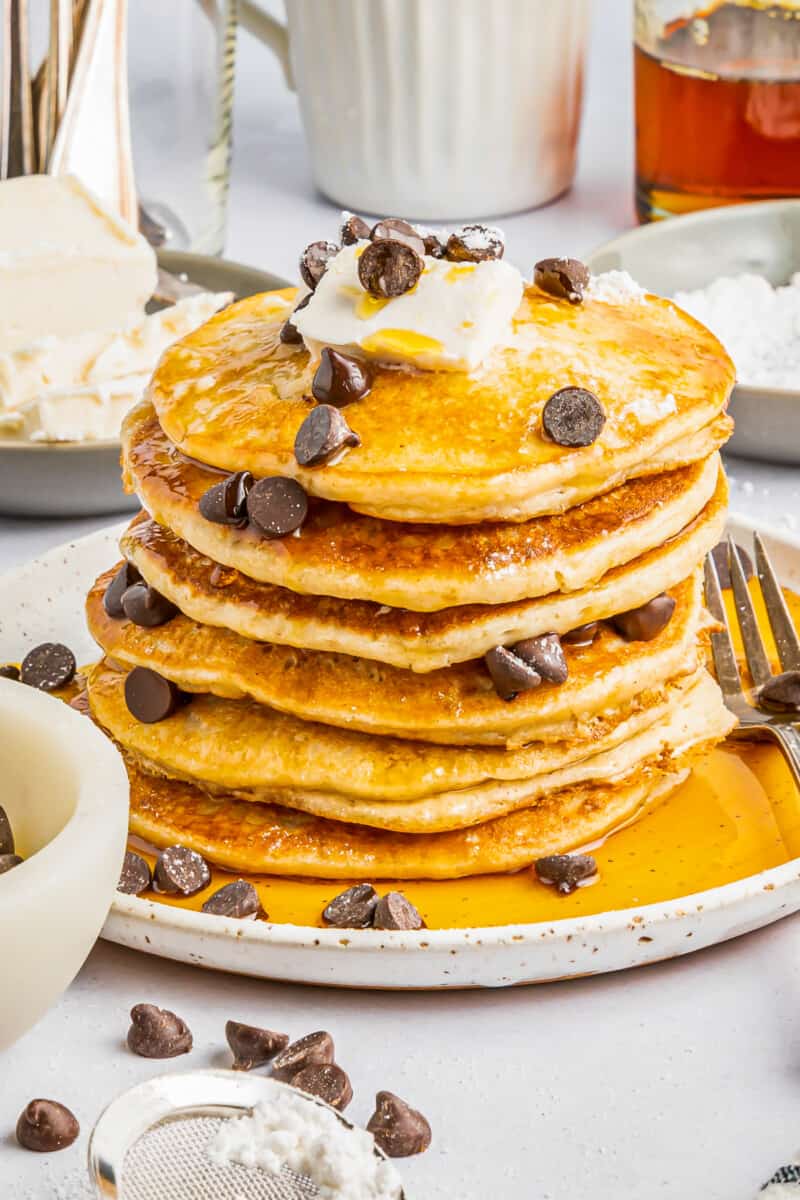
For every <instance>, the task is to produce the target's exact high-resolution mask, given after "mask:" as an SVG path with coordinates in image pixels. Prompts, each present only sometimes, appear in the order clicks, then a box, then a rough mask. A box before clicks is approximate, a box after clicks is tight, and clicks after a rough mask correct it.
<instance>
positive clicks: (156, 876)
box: [153, 845, 211, 896]
mask: <svg viewBox="0 0 800 1200" xmlns="http://www.w3.org/2000/svg"><path fill="white" fill-rule="evenodd" d="M210 882H211V871H210V870H209V867H208V863H207V862H206V860H205V859H204V858H203V856H202V855H201V854H198V853H197V851H196V850H190V849H189V847H188V846H180V845H176V846H167V848H166V849H165V850H162V851H161V853H160V854H159V856H158V858H157V859H156V866H155V870H154V872H153V888H154V890H155V891H157V892H162V893H163V894H164V895H167V896H175V895H181V896H194V895H195V894H196V893H197V892H202V890H203V888H206V887H208V885H209V883H210Z"/></svg>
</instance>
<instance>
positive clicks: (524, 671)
mask: <svg viewBox="0 0 800 1200" xmlns="http://www.w3.org/2000/svg"><path fill="white" fill-rule="evenodd" d="M484 661H485V663H486V666H487V667H488V668H489V674H490V675H491V677H492V683H493V684H494V687H495V691H496V692H497V694H498V696H499V697H500V699H501V700H513V699H514V697H515V696H516V695H517V694H518V693H519V692H528V691H530V689H531V688H536V687H538V686H539V684H540V683H541V682H542V677H541V675H540V674H539V672H538V671H537V670H536V669H535V667H532V666H531V665H530V663H526V662H525V660H524V659H522V658H519V656H518V655H516V654H515V653H514V651H513V650H508V649H507V648H506V647H505V646H495V648H494V649H493V650H490V651H489V652H488V654H486V655H485V656H484Z"/></svg>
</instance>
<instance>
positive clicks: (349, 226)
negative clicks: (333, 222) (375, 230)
mask: <svg viewBox="0 0 800 1200" xmlns="http://www.w3.org/2000/svg"><path fill="white" fill-rule="evenodd" d="M371 232H372V231H371V230H370V227H369V225H368V224H367V222H366V221H365V220H364V219H363V217H357V216H356V214H355V213H351V212H343V213H342V223H341V225H340V226H339V241H340V242H341V243H342V245H343V246H354V245H355V243H356V242H368V241H369V239H370V234H371Z"/></svg>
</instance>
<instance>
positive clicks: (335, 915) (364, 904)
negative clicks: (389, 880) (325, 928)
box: [322, 883, 378, 929]
mask: <svg viewBox="0 0 800 1200" xmlns="http://www.w3.org/2000/svg"><path fill="white" fill-rule="evenodd" d="M377 904H378V893H377V892H376V891H375V888H374V887H373V886H372V884H371V883H356V884H354V886H353V887H349V888H348V889H347V890H346V891H344V892H340V893H339V895H338V896H334V898H333V899H332V900H331V901H330V903H329V904H328V905H326V907H325V908H324V909H323V910H322V919H323V921H324V922H325V923H326V925H333V927H334V928H335V929H368V928H369V927H370V925H371V924H372V920H373V917H374V916H375V908H376V906H377Z"/></svg>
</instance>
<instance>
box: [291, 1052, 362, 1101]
mask: <svg viewBox="0 0 800 1200" xmlns="http://www.w3.org/2000/svg"><path fill="white" fill-rule="evenodd" d="M289 1082H290V1083H291V1085H292V1087H294V1088H297V1090H298V1091H299V1092H305V1093H306V1094H307V1095H309V1096H317V1097H318V1098H319V1099H320V1100H324V1101H325V1103H326V1104H330V1106H331V1108H335V1109H336V1110H337V1111H338V1112H343V1111H344V1109H346V1108H347V1106H348V1104H349V1103H350V1101H351V1100H352V1099H353V1087H352V1084H351V1083H350V1080H349V1079H348V1077H347V1074H346V1072H345V1071H343V1070H342V1068H341V1067H339V1066H337V1065H336V1063H312V1064H311V1065H310V1066H308V1067H304V1068H303V1070H302V1071H298V1073H297V1074H296V1075H293V1076H292V1078H291V1079H290V1080H289Z"/></svg>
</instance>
